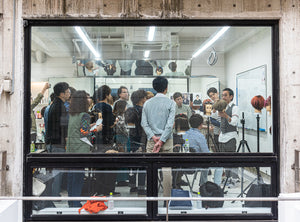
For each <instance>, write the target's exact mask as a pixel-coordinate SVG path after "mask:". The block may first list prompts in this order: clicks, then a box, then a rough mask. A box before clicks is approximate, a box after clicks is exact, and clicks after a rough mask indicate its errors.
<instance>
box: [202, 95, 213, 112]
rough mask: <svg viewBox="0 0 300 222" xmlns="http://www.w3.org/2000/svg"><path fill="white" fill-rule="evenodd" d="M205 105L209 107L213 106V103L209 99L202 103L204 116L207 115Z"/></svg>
mask: <svg viewBox="0 0 300 222" xmlns="http://www.w3.org/2000/svg"><path fill="white" fill-rule="evenodd" d="M207 105H211V106H212V105H213V103H212V101H211V100H210V99H205V100H204V101H203V113H204V115H207V113H206V106H207Z"/></svg>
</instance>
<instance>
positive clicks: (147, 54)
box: [144, 50, 150, 58]
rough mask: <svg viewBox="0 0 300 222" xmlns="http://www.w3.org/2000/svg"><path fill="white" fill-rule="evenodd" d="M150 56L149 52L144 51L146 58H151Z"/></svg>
mask: <svg viewBox="0 0 300 222" xmlns="http://www.w3.org/2000/svg"><path fill="white" fill-rule="evenodd" d="M149 55H150V51H149V50H146V51H144V58H149Z"/></svg>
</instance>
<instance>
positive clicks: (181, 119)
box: [175, 113, 190, 131]
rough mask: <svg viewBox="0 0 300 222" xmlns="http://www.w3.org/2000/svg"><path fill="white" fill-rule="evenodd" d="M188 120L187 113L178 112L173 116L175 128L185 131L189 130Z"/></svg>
mask: <svg viewBox="0 0 300 222" xmlns="http://www.w3.org/2000/svg"><path fill="white" fill-rule="evenodd" d="M189 128H190V126H189V121H188V117H187V115H185V114H183V113H180V114H177V115H176V116H175V130H176V131H179V130H183V131H187V130H189Z"/></svg>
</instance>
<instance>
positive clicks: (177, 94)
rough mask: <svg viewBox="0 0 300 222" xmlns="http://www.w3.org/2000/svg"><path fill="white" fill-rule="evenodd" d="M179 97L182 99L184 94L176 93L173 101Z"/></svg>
mask: <svg viewBox="0 0 300 222" xmlns="http://www.w3.org/2000/svg"><path fill="white" fill-rule="evenodd" d="M179 97H181V98H182V94H181V93H180V92H176V93H174V94H173V99H174V100H175V99H177V98H179Z"/></svg>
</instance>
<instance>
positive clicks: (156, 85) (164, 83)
mask: <svg viewBox="0 0 300 222" xmlns="http://www.w3.org/2000/svg"><path fill="white" fill-rule="evenodd" d="M152 87H153V89H154V90H155V91H156V92H158V93H162V92H164V91H165V90H166V89H167V88H168V80H167V79H166V78H165V77H163V76H157V77H156V78H155V79H153V81H152Z"/></svg>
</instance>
